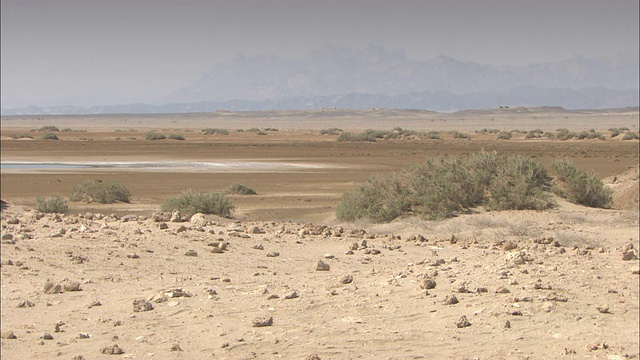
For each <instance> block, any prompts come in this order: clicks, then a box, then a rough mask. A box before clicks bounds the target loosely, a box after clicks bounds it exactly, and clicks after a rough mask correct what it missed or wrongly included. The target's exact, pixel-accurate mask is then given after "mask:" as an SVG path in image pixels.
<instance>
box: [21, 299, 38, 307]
mask: <svg viewBox="0 0 640 360" xmlns="http://www.w3.org/2000/svg"><path fill="white" fill-rule="evenodd" d="M34 306H36V304H34V303H33V302H31V301H29V300H23V301H21V302H20V303H18V308H28V307H34Z"/></svg>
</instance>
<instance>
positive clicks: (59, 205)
mask: <svg viewBox="0 0 640 360" xmlns="http://www.w3.org/2000/svg"><path fill="white" fill-rule="evenodd" d="M36 210H38V211H40V212H43V213H66V212H67V211H68V210H69V206H67V202H66V201H65V200H64V198H63V197H62V196H60V195H58V194H54V195H52V196H51V197H49V198H47V199H44V198H42V197H40V196H38V197H36Z"/></svg>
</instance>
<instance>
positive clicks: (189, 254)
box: [184, 250, 198, 256]
mask: <svg viewBox="0 0 640 360" xmlns="http://www.w3.org/2000/svg"><path fill="white" fill-rule="evenodd" d="M184 254H185V255H186V256H198V252H197V251H195V250H188V251H187V252H186V253H184Z"/></svg>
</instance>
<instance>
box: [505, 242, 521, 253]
mask: <svg viewBox="0 0 640 360" xmlns="http://www.w3.org/2000/svg"><path fill="white" fill-rule="evenodd" d="M517 248H518V244H516V243H514V242H511V241H507V242H505V243H504V244H503V245H502V251H511V250H515V249H517Z"/></svg>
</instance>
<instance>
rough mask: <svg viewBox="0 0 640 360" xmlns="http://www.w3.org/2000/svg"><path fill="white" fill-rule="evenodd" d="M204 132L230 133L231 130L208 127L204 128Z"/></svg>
mask: <svg viewBox="0 0 640 360" xmlns="http://www.w3.org/2000/svg"><path fill="white" fill-rule="evenodd" d="M202 132H203V133H204V134H205V135H229V130H225V129H216V128H207V129H203V130H202Z"/></svg>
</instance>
